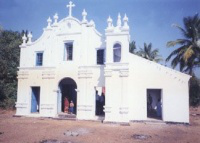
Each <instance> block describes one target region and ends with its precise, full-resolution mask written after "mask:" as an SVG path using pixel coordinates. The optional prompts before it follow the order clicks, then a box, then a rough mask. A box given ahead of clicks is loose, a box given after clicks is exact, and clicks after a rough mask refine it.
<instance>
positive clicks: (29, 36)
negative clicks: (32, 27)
mask: <svg viewBox="0 0 200 143" xmlns="http://www.w3.org/2000/svg"><path fill="white" fill-rule="evenodd" d="M32 37H33V36H32V34H31V32H29V33H28V42H27V44H31V43H32Z"/></svg>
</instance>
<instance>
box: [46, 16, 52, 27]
mask: <svg viewBox="0 0 200 143" xmlns="http://www.w3.org/2000/svg"><path fill="white" fill-rule="evenodd" d="M51 22H52V20H51V18H50V17H49V18H48V19H47V23H48V26H47V29H51Z"/></svg>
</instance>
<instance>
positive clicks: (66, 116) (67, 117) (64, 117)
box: [57, 113, 76, 120]
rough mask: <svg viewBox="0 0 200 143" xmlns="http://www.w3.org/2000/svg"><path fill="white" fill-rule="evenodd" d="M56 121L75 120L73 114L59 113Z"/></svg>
mask: <svg viewBox="0 0 200 143" xmlns="http://www.w3.org/2000/svg"><path fill="white" fill-rule="evenodd" d="M57 119H60V120H76V115H75V114H67V113H59V114H58V117H57Z"/></svg>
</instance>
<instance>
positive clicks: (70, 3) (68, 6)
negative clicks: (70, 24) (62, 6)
mask: <svg viewBox="0 0 200 143" xmlns="http://www.w3.org/2000/svg"><path fill="white" fill-rule="evenodd" d="M73 7H75V4H73V3H72V1H70V2H69V5H67V8H69V17H71V16H72V8H73Z"/></svg>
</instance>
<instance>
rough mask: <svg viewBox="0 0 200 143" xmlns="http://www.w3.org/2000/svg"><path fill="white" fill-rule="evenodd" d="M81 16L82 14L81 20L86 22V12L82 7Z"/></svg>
mask: <svg viewBox="0 0 200 143" xmlns="http://www.w3.org/2000/svg"><path fill="white" fill-rule="evenodd" d="M82 16H83V20H82V22H83V23H87V19H86V16H87V12H86V11H85V9H84V10H83V12H82Z"/></svg>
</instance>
